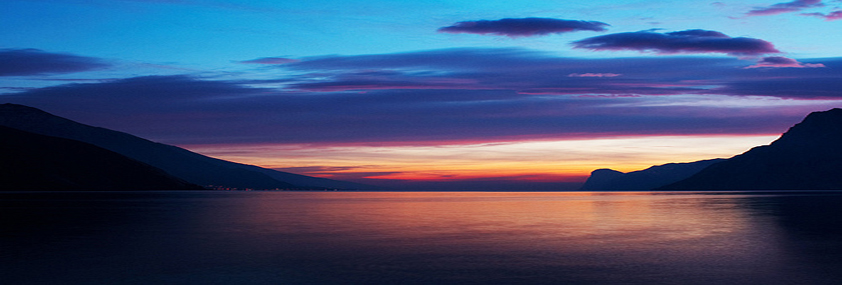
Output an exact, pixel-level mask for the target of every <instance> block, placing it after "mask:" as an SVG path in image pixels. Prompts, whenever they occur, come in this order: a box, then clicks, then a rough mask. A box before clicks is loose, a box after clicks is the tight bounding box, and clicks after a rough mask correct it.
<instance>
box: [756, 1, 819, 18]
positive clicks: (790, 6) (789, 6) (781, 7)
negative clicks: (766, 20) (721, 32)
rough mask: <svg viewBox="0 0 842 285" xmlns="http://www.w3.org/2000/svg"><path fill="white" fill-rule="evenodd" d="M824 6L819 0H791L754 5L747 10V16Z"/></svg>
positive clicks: (775, 13)
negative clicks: (769, 4)
mask: <svg viewBox="0 0 842 285" xmlns="http://www.w3.org/2000/svg"><path fill="white" fill-rule="evenodd" d="M816 7H824V3H822V1H821V0H795V1H792V2H786V3H778V4H774V5H771V6H768V7H756V8H754V10H751V11H748V13H746V15H748V16H768V15H777V14H782V13H789V12H797V11H801V10H803V9H807V8H816Z"/></svg>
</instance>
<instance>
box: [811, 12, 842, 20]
mask: <svg viewBox="0 0 842 285" xmlns="http://www.w3.org/2000/svg"><path fill="white" fill-rule="evenodd" d="M801 15H804V16H813V17H819V18H823V19H825V21H835V20H842V10H837V11H833V12H830V13H827V14H823V13H803V14H801Z"/></svg>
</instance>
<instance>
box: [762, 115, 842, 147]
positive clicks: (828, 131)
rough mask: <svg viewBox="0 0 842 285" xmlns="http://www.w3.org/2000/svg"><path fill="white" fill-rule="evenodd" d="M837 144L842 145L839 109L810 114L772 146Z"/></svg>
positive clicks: (841, 117)
mask: <svg viewBox="0 0 842 285" xmlns="http://www.w3.org/2000/svg"><path fill="white" fill-rule="evenodd" d="M836 143H842V109H839V108H834V109H831V110H827V111H823V112H813V113H810V114H809V115H807V117H806V118H804V120H803V121H801V122H800V123H798V124H796V125H795V126H792V127H791V128H789V130H788V131H787V132H786V133H784V134H783V135H782V136H781V137H780V138H779V139H778V140H776V141H775V142H773V143H772V145H775V146H778V145H787V146H793V147H797V146H800V147H810V146H817V145H825V146H829V145H831V144H836Z"/></svg>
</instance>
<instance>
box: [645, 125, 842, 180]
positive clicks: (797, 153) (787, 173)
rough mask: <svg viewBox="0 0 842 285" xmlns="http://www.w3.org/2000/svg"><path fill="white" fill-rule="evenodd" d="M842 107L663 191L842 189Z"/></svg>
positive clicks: (794, 127)
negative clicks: (769, 142) (765, 144)
mask: <svg viewBox="0 0 842 285" xmlns="http://www.w3.org/2000/svg"><path fill="white" fill-rule="evenodd" d="M840 146H842V109H832V110H829V111H824V112H814V113H811V114H810V115H808V116H807V117H806V118H805V119H804V120H803V121H802V122H801V123H798V124H796V125H795V126H793V127H792V128H790V129H789V130H788V131H787V132H786V133H784V134H783V135H782V136H781V137H780V138H778V139H777V140H775V141H774V142H772V143H771V144H770V145H767V146H759V147H755V148H752V149H751V150H749V151H747V152H745V153H743V154H740V155H737V156H734V157H732V158H730V159H728V160H726V161H723V162H720V163H717V164H714V165H711V166H709V167H707V168H705V169H703V170H702V171H700V172H699V173H697V174H695V175H693V176H691V177H689V178H687V179H684V180H681V181H678V182H676V183H672V184H669V185H666V186H663V187H659V188H658V189H659V190H829V189H834V190H836V189H842V148H840Z"/></svg>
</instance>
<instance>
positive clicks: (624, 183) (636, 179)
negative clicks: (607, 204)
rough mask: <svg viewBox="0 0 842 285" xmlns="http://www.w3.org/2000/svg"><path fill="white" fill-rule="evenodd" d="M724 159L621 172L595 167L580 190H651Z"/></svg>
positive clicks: (686, 176) (688, 175)
mask: <svg viewBox="0 0 842 285" xmlns="http://www.w3.org/2000/svg"><path fill="white" fill-rule="evenodd" d="M721 161H724V159H710V160H701V161H696V162H688V163H669V164H664V165H657V166H652V167H649V168H647V169H644V170H638V171H633V172H629V173H623V172H620V171H616V170H612V169H597V170H594V171H593V172H591V176H590V177H588V180H587V181H585V184H584V185H582V187H581V188H579V190H581V191H618V190H652V189H654V188H657V187H659V186H663V185H666V184H670V183H674V182H677V181H680V180H682V179H685V178H688V177H690V176H692V175H693V174H696V173H698V172H699V171H701V170H702V169H704V168H705V167H708V166H710V165H712V164H714V163H717V162H721Z"/></svg>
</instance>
